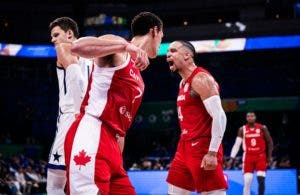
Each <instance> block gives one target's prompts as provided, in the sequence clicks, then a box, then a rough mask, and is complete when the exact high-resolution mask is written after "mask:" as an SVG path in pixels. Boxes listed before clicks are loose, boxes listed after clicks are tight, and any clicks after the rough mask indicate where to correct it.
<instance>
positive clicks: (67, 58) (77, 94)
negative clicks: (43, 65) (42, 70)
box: [56, 43, 86, 113]
mask: <svg viewBox="0 0 300 195" xmlns="http://www.w3.org/2000/svg"><path fill="white" fill-rule="evenodd" d="M56 53H57V62H58V64H60V65H62V66H63V67H64V69H65V70H66V87H67V89H68V90H67V93H69V94H71V96H72V98H73V100H74V109H75V112H76V113H78V112H79V109H80V105H81V101H82V98H83V96H84V89H85V86H86V81H85V80H84V78H83V74H82V72H81V69H80V67H79V65H78V58H77V56H74V55H72V53H71V43H61V44H59V45H57V46H56Z"/></svg>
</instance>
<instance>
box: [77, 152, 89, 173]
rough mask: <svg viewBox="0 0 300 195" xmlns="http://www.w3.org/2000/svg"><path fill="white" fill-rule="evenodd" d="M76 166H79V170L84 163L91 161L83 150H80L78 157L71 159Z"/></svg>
mask: <svg viewBox="0 0 300 195" xmlns="http://www.w3.org/2000/svg"><path fill="white" fill-rule="evenodd" d="M73 160H74V161H75V163H76V165H79V170H81V166H85V165H86V163H88V162H90V161H91V157H90V156H87V155H86V152H85V151H84V150H81V151H80V152H79V154H78V155H75V156H74V159H73Z"/></svg>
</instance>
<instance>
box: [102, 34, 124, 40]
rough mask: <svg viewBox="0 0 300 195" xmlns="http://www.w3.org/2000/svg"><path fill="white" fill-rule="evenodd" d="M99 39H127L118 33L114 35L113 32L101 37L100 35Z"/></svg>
mask: <svg viewBox="0 0 300 195" xmlns="http://www.w3.org/2000/svg"><path fill="white" fill-rule="evenodd" d="M98 38H99V39H109V40H120V41H124V40H125V39H124V38H122V37H120V36H117V35H113V34H107V35H102V36H100V37H98Z"/></svg>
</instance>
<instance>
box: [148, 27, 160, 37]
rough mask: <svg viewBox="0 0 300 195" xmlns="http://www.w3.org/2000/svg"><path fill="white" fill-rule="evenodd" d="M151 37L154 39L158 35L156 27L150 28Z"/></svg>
mask: <svg viewBox="0 0 300 195" xmlns="http://www.w3.org/2000/svg"><path fill="white" fill-rule="evenodd" d="M149 32H150V35H151V36H152V37H153V38H154V37H156V36H157V35H158V28H157V26H154V27H153V28H150V30H149Z"/></svg>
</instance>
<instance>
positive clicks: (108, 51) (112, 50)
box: [71, 35, 149, 70]
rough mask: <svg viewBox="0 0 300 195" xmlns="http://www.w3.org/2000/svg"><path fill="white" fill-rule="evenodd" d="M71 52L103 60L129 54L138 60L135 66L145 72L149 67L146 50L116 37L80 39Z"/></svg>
mask: <svg viewBox="0 0 300 195" xmlns="http://www.w3.org/2000/svg"><path fill="white" fill-rule="evenodd" d="M71 51H72V52H73V53H74V54H76V55H79V56H82V57H85V58H102V57H105V56H108V55H112V54H113V55H114V56H115V58H116V56H117V55H118V56H120V55H123V56H124V55H126V54H127V53H129V54H130V55H131V56H132V57H135V58H136V60H135V66H136V67H137V68H138V69H140V70H144V69H145V68H147V66H148V65H149V59H148V55H147V53H146V52H145V51H144V50H142V49H141V48H139V47H137V46H135V45H134V44H132V43H129V42H127V41H126V40H125V39H123V38H121V37H119V36H115V35H103V36H101V37H98V38H97V37H83V38H80V39H78V40H76V41H74V42H73V44H72V48H71ZM118 58H124V57H118Z"/></svg>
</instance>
